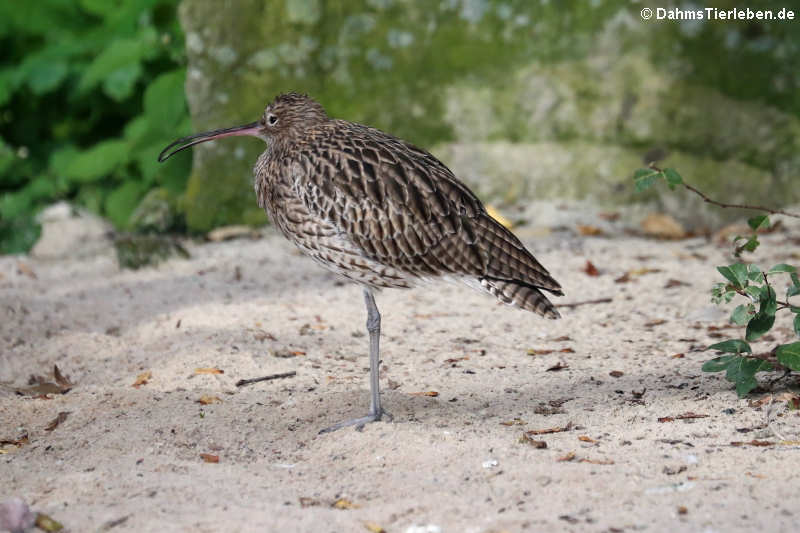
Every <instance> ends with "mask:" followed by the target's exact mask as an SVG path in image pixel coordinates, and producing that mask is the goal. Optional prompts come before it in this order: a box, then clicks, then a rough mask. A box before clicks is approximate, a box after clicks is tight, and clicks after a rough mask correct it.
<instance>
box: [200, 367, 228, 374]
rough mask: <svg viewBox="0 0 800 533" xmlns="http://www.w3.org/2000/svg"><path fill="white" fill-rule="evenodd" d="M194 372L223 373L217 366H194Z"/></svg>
mask: <svg viewBox="0 0 800 533" xmlns="http://www.w3.org/2000/svg"><path fill="white" fill-rule="evenodd" d="M194 373H195V374H224V373H225V371H224V370H220V369H219V368H195V369H194Z"/></svg>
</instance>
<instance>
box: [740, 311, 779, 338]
mask: <svg viewBox="0 0 800 533" xmlns="http://www.w3.org/2000/svg"><path fill="white" fill-rule="evenodd" d="M774 323H775V314H774V313H773V314H771V315H769V314H765V313H761V312H758V313H756V315H755V316H754V317H753V318H751V319H750V322H748V323H747V330H746V332H745V335H744V338H745V339H747V340H749V341H754V340H756V339H758V338H759V337H761V336H762V335H763V334H764V333H766V332H768V331H769V330H770V329H772V325H773V324H774Z"/></svg>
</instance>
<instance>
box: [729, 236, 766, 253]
mask: <svg viewBox="0 0 800 533" xmlns="http://www.w3.org/2000/svg"><path fill="white" fill-rule="evenodd" d="M760 244H761V243H760V242H758V236H756V234H755V233H754V234H752V235H750V237H748V238H747V242H745V243H744V244H743V245H741V246H737V247H736V252H739V253H734V255H736V256H737V257H738V256H739V255H740V253H741V252H742V251H747V252H755V251H756V249H757V248H758V246H759V245H760Z"/></svg>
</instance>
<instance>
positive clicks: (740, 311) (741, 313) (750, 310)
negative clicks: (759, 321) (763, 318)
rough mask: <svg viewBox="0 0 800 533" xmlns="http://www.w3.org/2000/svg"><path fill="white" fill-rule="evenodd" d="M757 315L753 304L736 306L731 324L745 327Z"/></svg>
mask: <svg viewBox="0 0 800 533" xmlns="http://www.w3.org/2000/svg"><path fill="white" fill-rule="evenodd" d="M755 313H756V308H755V306H754V305H753V304H742V305H739V306H736V309H734V310H733V313H732V314H731V322H732V323H734V324H737V325H739V326H744V325H745V324H747V322H749V321H750V318H752V316H753V315H754V314H755Z"/></svg>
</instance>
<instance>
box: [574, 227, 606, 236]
mask: <svg viewBox="0 0 800 533" xmlns="http://www.w3.org/2000/svg"><path fill="white" fill-rule="evenodd" d="M575 227H576V228H577V229H578V233H580V234H581V235H585V236H587V237H596V236H598V235H602V234H603V228H598V227H597V226H592V225H589V224H576V226H575Z"/></svg>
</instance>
